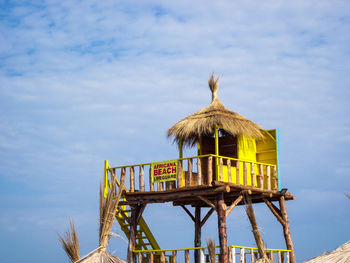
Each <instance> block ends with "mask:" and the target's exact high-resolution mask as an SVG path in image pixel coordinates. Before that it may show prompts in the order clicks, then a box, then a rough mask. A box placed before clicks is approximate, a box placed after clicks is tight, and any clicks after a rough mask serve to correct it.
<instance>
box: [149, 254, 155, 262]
mask: <svg viewBox="0 0 350 263" xmlns="http://www.w3.org/2000/svg"><path fill="white" fill-rule="evenodd" d="M153 259H154V255H153V253H152V252H151V253H149V255H148V263H153V261H154V260H153Z"/></svg>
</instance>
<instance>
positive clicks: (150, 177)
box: [149, 166, 154, 192]
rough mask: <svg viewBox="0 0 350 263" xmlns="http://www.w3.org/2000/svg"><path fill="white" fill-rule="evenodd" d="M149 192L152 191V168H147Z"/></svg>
mask: <svg viewBox="0 0 350 263" xmlns="http://www.w3.org/2000/svg"><path fill="white" fill-rule="evenodd" d="M149 190H150V191H151V192H153V191H154V184H153V183H152V167H151V166H150V167H149Z"/></svg>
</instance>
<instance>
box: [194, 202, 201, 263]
mask: <svg viewBox="0 0 350 263" xmlns="http://www.w3.org/2000/svg"><path fill="white" fill-rule="evenodd" d="M201 239H202V228H201V207H200V206H196V208H195V216H194V247H201V246H202V240H201ZM194 262H195V263H199V262H200V250H199V249H195V251H194Z"/></svg>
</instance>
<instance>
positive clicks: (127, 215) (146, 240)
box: [105, 76, 296, 263]
mask: <svg viewBox="0 0 350 263" xmlns="http://www.w3.org/2000/svg"><path fill="white" fill-rule="evenodd" d="M209 87H210V90H211V92H212V101H211V104H210V105H209V106H208V107H206V108H203V109H201V110H199V111H198V112H196V113H194V114H192V115H190V116H188V117H186V118H184V119H182V120H180V121H179V122H177V123H176V124H175V125H173V126H172V127H171V128H170V129H169V130H168V136H169V137H171V138H172V139H173V140H174V141H175V142H177V144H178V147H179V156H178V158H176V159H173V160H168V161H157V162H152V163H143V164H134V165H127V166H116V167H111V166H109V163H108V161H105V190H106V191H107V188H108V185H109V182H108V180H110V179H109V176H108V175H109V174H110V175H111V176H113V177H114V176H116V177H117V178H119V179H120V180H119V181H121V182H123V184H122V185H125V186H123V187H124V190H125V191H124V194H123V200H122V201H120V203H119V207H118V210H117V212H116V219H117V220H118V222H119V224H120V226H121V229H122V230H123V231H124V232H125V234H126V236H127V237H129V248H128V262H176V258H177V254H176V253H177V251H178V250H180V249H173V250H171V249H170V250H161V249H160V246H159V244H158V243H157V242H156V239H155V237H154V236H153V234H152V232H151V230H150V229H149V228H148V226H147V224H146V222H145V221H144V219H143V218H142V213H143V211H144V209H145V207H146V205H149V204H152V203H164V202H172V203H173V205H174V206H180V207H182V208H183V209H184V210H185V211H186V213H187V214H188V215H189V216H190V218H191V219H192V221H193V222H194V228H195V238H194V240H195V241H194V248H191V249H192V250H194V262H196V263H197V262H201V261H203V250H201V249H203V247H202V243H201V228H202V227H203V225H204V224H205V223H206V221H207V220H208V218H209V217H210V216H211V215H212V214H213V212H216V213H217V218H218V235H219V242H220V244H219V245H220V255H219V261H220V262H223V263H228V262H233V260H234V254H233V255H232V253H234V252H232V250H230V248H232V247H235V246H228V244H227V231H226V217H227V216H228V215H229V214H230V213H231V212H232V211H233V209H234V208H235V207H236V206H239V205H245V204H246V202H247V200H249V202H251V203H253V204H254V203H265V204H266V205H267V206H268V208H269V209H270V210H271V212H272V213H273V215H274V216H275V217H276V219H277V220H278V221H279V222H280V223H281V225H282V228H283V233H284V237H285V241H286V249H285V250H283V249H281V250H278V251H277V250H276V251H274V250H273V249H270V259H271V257H272V259H273V255H272V253H273V252H278V261H279V262H282V261H284V262H287V261H288V262H292V263H295V262H296V261H295V256H294V248H293V243H292V239H291V234H290V230H289V220H288V216H287V210H286V204H285V200H292V199H294V197H293V196H292V194H291V193H289V192H287V189H285V188H283V189H282V188H281V184H280V176H279V144H278V140H279V137H278V130H276V129H274V130H263V129H262V128H261V127H260V126H259V125H258V124H256V123H254V122H252V121H250V120H248V119H246V118H245V117H243V116H241V115H239V114H238V113H235V112H233V111H230V110H228V109H226V108H225V107H224V105H223V104H222V103H221V102H220V100H219V99H218V96H217V90H218V78H217V79H214V77H213V76H211V78H210V79H209ZM183 147H196V148H197V149H198V154H197V156H191V157H184V156H183ZM119 181H118V182H117V183H118V185H119ZM275 201H276V202H278V203H277V205H276V204H274V203H273V202H275ZM189 206H192V207H193V208H194V214H192V213H191V212H190V209H189ZM278 206H279V207H278ZM250 207H251V211H253V208H252V206H250ZM203 208H209V211H208V212H207V213H206V215H204V217H202V215H201V211H203ZM249 219H250V218H249ZM254 221H255V218H254ZM250 222H251V223H252V227H253V230H254V231H255V232H254V231H253V232H254V236H255V235H257V236H255V239H256V240H257V239H259V236H260V234H259V233H258V232H259V231H258V228H257V227H256V225H253V222H252V221H251V220H250ZM254 224H256V223H254ZM260 238H261V236H260ZM257 242H258V240H257ZM236 247H239V246H236ZM247 249H251V252H250V254H251V261H250V262H254V261H255V260H256V259H257V252H254V251H253V248H247ZM189 250H190V249H187V250H186V251H185V261H186V262H190V259H189V258H190V256H189ZM243 251H244V249H243ZM167 252H170V253H171V254H170V255H166V253H167ZM261 253H265V252H264V251H261V250H259V254H260V256H261ZM281 253H282V256H281ZM283 253H285V254H286V255H287V256H286V258H287V260H283ZM243 254H244V252H243ZM243 257H245V255H243Z"/></svg>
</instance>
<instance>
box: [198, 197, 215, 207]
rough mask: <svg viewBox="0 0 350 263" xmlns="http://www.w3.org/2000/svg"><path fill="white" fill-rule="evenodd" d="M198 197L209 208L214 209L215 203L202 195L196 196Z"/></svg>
mask: <svg viewBox="0 0 350 263" xmlns="http://www.w3.org/2000/svg"><path fill="white" fill-rule="evenodd" d="M197 198H198V199H200V200H202V201H203V202H204V203H206V204H207V205H209V206H210V207H211V208H213V209H215V210H216V207H215V205H214V204H213V203H212V202H210V201H209V200H208V199H206V198H204V197H203V196H200V195H199V196H197Z"/></svg>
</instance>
